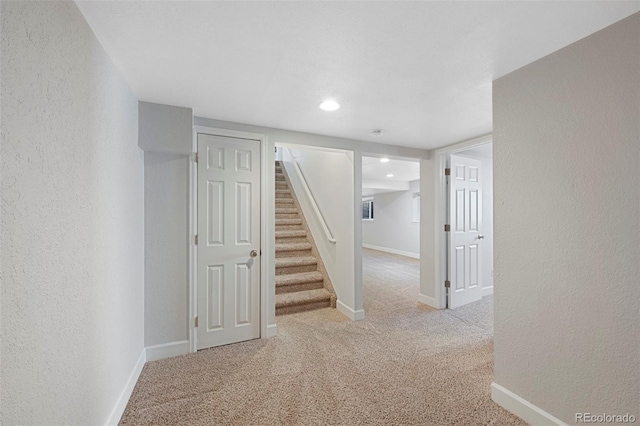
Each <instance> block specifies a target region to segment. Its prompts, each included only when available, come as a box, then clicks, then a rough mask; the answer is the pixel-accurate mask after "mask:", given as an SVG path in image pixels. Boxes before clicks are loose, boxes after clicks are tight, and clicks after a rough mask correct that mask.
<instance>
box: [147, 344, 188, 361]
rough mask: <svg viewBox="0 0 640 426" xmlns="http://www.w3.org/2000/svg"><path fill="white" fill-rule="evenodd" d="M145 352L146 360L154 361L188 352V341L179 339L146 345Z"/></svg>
mask: <svg viewBox="0 0 640 426" xmlns="http://www.w3.org/2000/svg"><path fill="white" fill-rule="evenodd" d="M145 352H146V353H147V361H156V360H159V359H163V358H169V357H172V356H178V355H184V354H188V353H189V341H188V340H180V341H178V342H169V343H163V344H160V345H153V346H147V347H146V348H145Z"/></svg>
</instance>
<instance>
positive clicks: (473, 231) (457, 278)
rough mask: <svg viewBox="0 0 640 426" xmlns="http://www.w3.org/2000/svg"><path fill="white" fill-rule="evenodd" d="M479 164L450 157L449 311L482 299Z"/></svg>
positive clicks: (480, 164)
mask: <svg viewBox="0 0 640 426" xmlns="http://www.w3.org/2000/svg"><path fill="white" fill-rule="evenodd" d="M481 166H482V162H481V161H479V160H473V159H471V158H465V157H459V156H455V155H452V156H451V175H450V176H449V224H450V226H451V228H450V232H449V277H450V282H451V287H450V288H449V308H457V307H458V306H462V305H466V304H467V303H471V302H475V301H477V300H480V299H481V298H482V282H481V279H482V271H481V265H482V262H481V259H482V257H481V255H480V253H481V250H482V239H483V238H484V237H483V236H482V234H481V230H482V182H480V180H481V176H482V174H481Z"/></svg>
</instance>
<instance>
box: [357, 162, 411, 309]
mask: <svg viewBox="0 0 640 426" xmlns="http://www.w3.org/2000/svg"><path fill="white" fill-rule="evenodd" d="M362 269H363V290H364V292H363V304H364V309H365V312H370V313H373V314H379V313H382V312H384V311H387V310H389V309H395V308H398V309H400V308H401V307H406V306H408V305H409V304H410V305H415V303H416V301H417V297H418V294H419V291H420V162H419V161H418V160H409V159H398V158H386V157H379V156H378V157H370V156H363V157H362Z"/></svg>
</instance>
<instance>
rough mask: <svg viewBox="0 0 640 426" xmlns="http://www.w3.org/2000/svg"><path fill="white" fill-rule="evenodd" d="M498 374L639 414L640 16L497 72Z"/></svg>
mask: <svg viewBox="0 0 640 426" xmlns="http://www.w3.org/2000/svg"><path fill="white" fill-rule="evenodd" d="M493 93H494V142H493V149H494V197H495V206H494V209H495V210H494V219H495V220H494V225H495V228H494V236H495V382H496V383H497V384H499V385H501V386H503V387H505V388H507V389H508V390H510V391H511V392H514V393H515V394H517V395H519V396H520V397H522V398H524V399H526V400H528V401H530V402H531V403H532V404H534V405H536V406H538V407H539V408H541V409H542V410H544V411H546V412H548V413H550V414H551V415H553V416H555V417H557V418H559V419H560V420H562V421H564V422H567V423H573V422H574V413H576V412H590V413H598V414H601V413H605V412H606V413H608V414H615V413H620V414H624V413H626V412H629V413H631V414H635V415H636V418H637V417H638V415H640V404H639V401H640V387H639V383H640V369H638V360H639V359H640V340H639V333H638V321H639V315H638V301H639V300H640V286H638V277H639V276H640V266H639V265H640V263H639V262H638V259H640V245H639V244H638V238H639V236H640V222H639V220H638V218H639V217H640V192H639V191H640V174H639V173H638V161H639V160H640V144H639V140H640V131H639V123H640V14H638V13H637V14H635V15H632V16H631V17H629V18H626V19H624V20H622V21H620V22H618V23H616V24H614V25H612V26H610V27H608V28H605V29H604V30H602V31H600V32H597V33H595V34H593V35H591V36H589V37H587V38H585V39H583V40H580V41H578V42H577V43H574V44H572V45H570V46H568V47H566V48H564V49H561V50H559V51H558V52H555V53H553V54H551V55H549V56H547V57H545V58H543V59H540V60H538V61H536V62H534V63H532V64H530V65H528V66H525V67H523V68H521V69H519V70H517V71H515V72H513V73H511V74H508V75H507V76H505V77H502V78H500V79H498V80H497V81H496V82H495V83H494V86H493Z"/></svg>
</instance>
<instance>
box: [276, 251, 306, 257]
mask: <svg viewBox="0 0 640 426" xmlns="http://www.w3.org/2000/svg"><path fill="white" fill-rule="evenodd" d="M305 256H311V249H309V250H292V251H276V258H279V257H305Z"/></svg>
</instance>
